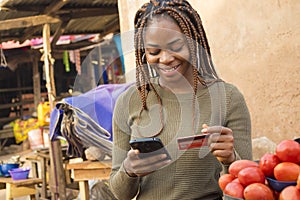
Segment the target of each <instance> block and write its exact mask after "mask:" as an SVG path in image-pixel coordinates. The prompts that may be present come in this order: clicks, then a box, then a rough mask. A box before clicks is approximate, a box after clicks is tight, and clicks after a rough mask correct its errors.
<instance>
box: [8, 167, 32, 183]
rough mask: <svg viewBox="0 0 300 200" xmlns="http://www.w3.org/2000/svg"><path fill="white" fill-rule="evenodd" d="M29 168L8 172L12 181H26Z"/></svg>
mask: <svg viewBox="0 0 300 200" xmlns="http://www.w3.org/2000/svg"><path fill="white" fill-rule="evenodd" d="M29 171H30V168H29V167H27V168H15V169H11V170H9V173H10V175H11V177H12V179H13V180H23V179H27V178H28V175H29Z"/></svg>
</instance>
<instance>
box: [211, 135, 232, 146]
mask: <svg viewBox="0 0 300 200" xmlns="http://www.w3.org/2000/svg"><path fill="white" fill-rule="evenodd" d="M208 142H209V144H210V143H217V142H228V143H233V142H234V137H233V135H232V134H220V133H211V134H210V135H209V137H208Z"/></svg>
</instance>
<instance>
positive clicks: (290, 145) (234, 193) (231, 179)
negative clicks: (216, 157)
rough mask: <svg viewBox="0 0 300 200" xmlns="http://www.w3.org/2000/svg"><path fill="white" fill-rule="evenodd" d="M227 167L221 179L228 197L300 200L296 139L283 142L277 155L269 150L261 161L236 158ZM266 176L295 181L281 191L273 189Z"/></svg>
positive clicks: (299, 167)
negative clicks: (293, 184)
mask: <svg viewBox="0 0 300 200" xmlns="http://www.w3.org/2000/svg"><path fill="white" fill-rule="evenodd" d="M228 170H229V173H228V174H223V175H222V176H221V177H220V179H219V186H220V188H221V189H222V190H223V193H224V194H225V195H227V196H230V197H234V198H241V199H245V200H256V199H257V200H276V199H279V200H300V144H299V143H298V142H296V141H294V140H283V141H281V142H280V143H279V144H278V145H277V146H276V150H275V153H274V154H272V153H266V154H264V155H263V156H262V157H261V158H260V160H259V161H258V162H255V161H251V160H237V161H235V162H233V163H232V164H231V165H230V166H229V169H228ZM266 177H270V178H273V179H276V180H278V181H294V182H296V184H295V186H288V187H285V188H284V189H283V190H282V191H280V192H278V191H275V190H272V188H271V187H270V186H269V185H268V182H267V180H266Z"/></svg>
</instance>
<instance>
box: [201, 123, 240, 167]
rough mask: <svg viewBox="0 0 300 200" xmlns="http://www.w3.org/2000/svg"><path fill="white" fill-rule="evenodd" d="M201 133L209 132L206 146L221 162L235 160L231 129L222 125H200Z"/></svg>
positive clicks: (226, 162)
mask: <svg viewBox="0 0 300 200" xmlns="http://www.w3.org/2000/svg"><path fill="white" fill-rule="evenodd" d="M202 128H203V129H202V131H201V132H202V133H204V134H209V137H208V146H209V149H210V151H211V153H212V154H213V155H214V156H216V158H217V159H218V160H219V161H220V162H222V163H223V164H231V163H232V162H233V161H235V153H234V148H233V147H234V138H233V134H232V130H231V129H230V128H227V127H223V126H210V127H208V126H207V125H206V124H203V126H202Z"/></svg>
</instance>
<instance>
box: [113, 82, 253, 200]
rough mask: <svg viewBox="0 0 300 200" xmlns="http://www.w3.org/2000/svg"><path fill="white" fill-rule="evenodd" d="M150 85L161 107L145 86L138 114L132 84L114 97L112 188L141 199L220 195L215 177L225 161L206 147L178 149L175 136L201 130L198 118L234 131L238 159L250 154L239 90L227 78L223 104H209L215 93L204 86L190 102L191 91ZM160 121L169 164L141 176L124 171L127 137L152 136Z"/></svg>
mask: <svg viewBox="0 0 300 200" xmlns="http://www.w3.org/2000/svg"><path fill="white" fill-rule="evenodd" d="M155 89H156V90H157V92H158V94H159V97H160V98H161V99H162V107H160V105H159V103H158V99H157V96H156V95H155V94H154V92H153V91H150V92H149V93H148V96H147V106H148V110H147V111H143V112H142V114H141V117H140V118H139V115H140V111H141V107H142V104H141V100H140V97H139V94H138V92H137V90H136V87H135V86H132V87H131V88H129V89H128V90H127V91H125V92H124V93H123V94H122V95H121V96H120V97H119V98H118V100H117V102H116V106H115V109H114V115H113V143H114V147H113V156H112V159H113V160H112V172H111V177H110V188H111V190H112V192H113V193H114V195H115V196H116V197H117V198H118V199H120V200H127V199H128V200H130V199H132V198H134V197H136V199H141V200H172V199H174V200H178V199H181V200H184V199H187V200H190V199H208V200H211V199H218V198H222V191H221V189H220V188H219V186H218V179H219V176H220V173H221V172H222V171H223V170H224V171H225V172H226V170H227V169H226V168H228V166H225V165H222V163H220V162H219V161H218V160H217V159H216V157H215V156H214V155H212V153H210V152H209V149H208V148H207V147H201V148H193V149H188V150H184V151H183V150H179V149H178V144H177V138H178V137H182V136H191V135H194V134H202V133H201V129H202V124H207V125H209V126H210V125H222V126H225V127H228V128H230V129H232V131H233V135H234V149H235V153H236V157H237V159H249V160H251V159H252V146H251V120H250V114H249V111H248V108H247V105H246V102H245V99H244V97H243V95H242V94H241V92H240V91H239V90H238V89H237V88H236V87H235V86H233V85H232V84H229V83H223V89H224V92H225V96H224V97H225V98H224V99H222V102H223V103H224V105H223V106H221V107H217V108H215V109H212V100H211V98H214V96H211V93H210V91H209V89H208V88H207V87H204V88H201V89H199V90H198V91H197V94H196V99H195V103H194V106H193V94H192V93H190V94H176V95H175V94H174V93H172V92H171V91H169V90H165V89H163V88H162V87H160V86H159V85H155ZM213 106H215V107H216V106H218V105H213ZM220 109H223V110H220ZM160 110H162V112H160ZM212 110H214V111H215V112H216V111H217V112H224V111H225V115H224V117H223V118H224V119H222V120H220V121H219V122H212V115H211V112H212ZM219 110H220V111H219ZM161 113H162V114H161ZM216 114H217V115H221V114H220V113H216ZM161 119H162V120H161ZM218 123H221V124H218ZM162 124H163V129H162V131H161V133H160V134H159V135H158V136H157V137H159V138H160V139H161V140H162V142H163V143H164V145H165V147H166V148H167V150H168V151H169V153H170V154H171V157H172V162H171V164H169V165H168V166H166V167H164V168H162V169H158V170H156V171H155V172H153V173H151V174H149V175H147V176H144V177H130V176H128V174H127V173H126V172H125V171H124V167H123V161H124V159H125V158H126V156H127V152H128V150H129V149H130V145H129V140H131V139H135V138H140V137H151V136H153V135H155V134H156V133H157V132H159V130H160V129H161V127H162ZM193 125H194V128H193Z"/></svg>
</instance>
